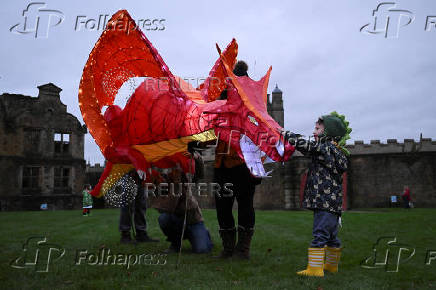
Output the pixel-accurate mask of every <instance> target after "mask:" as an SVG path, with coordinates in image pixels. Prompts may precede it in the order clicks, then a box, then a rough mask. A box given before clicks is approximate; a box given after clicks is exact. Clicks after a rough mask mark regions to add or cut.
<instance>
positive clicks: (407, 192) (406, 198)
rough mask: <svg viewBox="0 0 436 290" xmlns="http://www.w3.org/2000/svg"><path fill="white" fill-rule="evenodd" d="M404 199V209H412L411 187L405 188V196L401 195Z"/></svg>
mask: <svg viewBox="0 0 436 290" xmlns="http://www.w3.org/2000/svg"><path fill="white" fill-rule="evenodd" d="M401 196H402V197H403V202H404V208H410V201H411V198H410V189H409V186H407V185H405V186H404V191H403V194H402V195H401Z"/></svg>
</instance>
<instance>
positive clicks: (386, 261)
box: [361, 237, 415, 272]
mask: <svg viewBox="0 0 436 290" xmlns="http://www.w3.org/2000/svg"><path fill="white" fill-rule="evenodd" d="M372 249H373V255H371V256H369V257H368V258H366V259H365V260H363V261H362V263H361V266H362V268H366V269H377V268H384V269H385V271H386V272H398V270H399V268H400V264H401V263H405V262H407V261H408V260H410V259H411V258H412V257H413V256H414V255H415V249H414V248H412V247H411V246H409V245H406V244H399V243H397V238H396V237H382V238H379V239H378V240H377V242H376V243H375V244H374V245H373V248H372Z"/></svg>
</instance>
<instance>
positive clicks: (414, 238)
mask: <svg viewBox="0 0 436 290" xmlns="http://www.w3.org/2000/svg"><path fill="white" fill-rule="evenodd" d="M118 213H119V212H118V210H115V209H106V210H94V211H93V213H92V216H90V217H82V216H81V212H80V211H49V212H2V213H0V217H1V225H0V227H1V228H0V229H1V230H0V234H1V235H0V244H1V256H0V261H1V263H0V284H1V289H54V288H67V289H103V288H106V289H120V288H123V289H136V288H177V289H191V288H192V289H209V288H220V289H224V288H245V289H256V288H257V289H260V288H277V289H278V288H280V289H283V288H288V289H429V288H436V209H412V210H405V209H377V210H371V211H365V212H346V213H344V215H343V227H342V229H341V231H340V234H339V236H340V238H341V239H342V242H343V246H344V249H343V257H342V260H341V264H340V269H339V273H338V274H326V276H325V277H324V278H306V277H299V276H297V275H296V274H295V272H296V271H297V270H301V269H303V268H305V266H306V261H307V246H308V243H309V241H310V240H311V228H312V227H311V225H312V214H311V212H309V211H257V212H256V232H255V235H254V240H253V244H252V258H251V260H250V261H241V260H236V259H233V260H217V259H214V258H213V257H212V256H213V255H216V254H218V253H219V251H220V250H221V244H220V240H219V238H218V231H217V222H216V217H215V211H214V210H205V211H204V215H205V220H206V224H207V226H208V228H209V229H210V230H211V234H212V238H213V240H214V243H215V247H214V250H213V253H212V254H202V255H201V254H200V255H199V254H192V253H190V245H189V242H187V241H185V243H184V246H183V252H182V257H181V263H180V265H179V266H178V267H176V263H177V255H176V254H174V255H168V256H167V257H165V256H164V255H159V254H160V253H161V251H162V250H164V249H166V248H167V247H168V243H167V242H165V241H164V236H163V234H162V233H161V232H160V230H159V228H158V224H157V212H156V211H155V210H152V209H150V210H148V211H147V220H148V224H149V233H150V234H151V236H153V237H157V238H160V239H161V242H160V243H147V244H139V245H136V246H134V245H120V244H119V232H118V230H117V225H118ZM387 236H392V237H396V238H397V243H399V244H404V247H406V248H409V249H412V248H414V249H415V250H416V252H415V254H414V256H412V257H411V258H410V259H409V260H407V261H403V260H405V257H407V255H408V254H409V253H410V252H407V251H406V252H404V253H402V256H401V257H400V264H399V270H398V272H387V271H386V270H392V268H395V265H396V264H395V263H396V259H395V255H394V254H395V253H397V252H398V251H396V250H395V249H398V247H397V248H395V247H392V248H391V249H394V250H391V252H390V253H391V254H392V255H394V256H392V257H390V259H389V265H388V266H389V267H388V269H386V268H385V267H383V266H380V267H379V268H376V269H367V268H362V267H361V262H362V261H363V260H364V259H365V258H367V257H370V256H372V255H373V250H372V248H373V245H374V244H375V243H376V241H377V239H378V238H380V237H387ZM30 237H46V238H47V243H50V244H53V245H54V246H53V247H55V248H63V249H65V254H64V255H63V256H62V257H61V258H58V256H59V253H60V251H58V250H55V251H53V252H52V260H51V262H50V264H49V265H48V266H49V267H48V272H37V271H36V270H41V269H42V270H44V269H45V266H46V264H47V263H46V262H45V261H46V260H47V257H48V255H47V254H48V251H47V250H46V249H48V248H49V247H48V246H47V245H43V244H41V245H40V249H41V251H40V254H39V256H38V257H39V260H38V263H39V264H37V265H36V266H32V265H28V266H26V267H24V268H13V267H12V266H11V262H13V261H15V260H16V258H18V257H20V256H23V255H24V252H23V244H24V243H25V241H26V240H27V239H28V238H30ZM81 249H82V250H87V251H88V253H95V254H98V253H99V251H101V250H102V249H105V251H106V253H107V249H110V251H111V253H112V254H114V253H115V254H122V255H121V257H120V260H119V261H117V262H118V263H119V265H117V264H116V265H112V264H109V265H104V263H103V262H102V263H103V264H102V265H99V264H97V265H88V264H87V262H84V261H85V258H84V259H82V260H80V261H81V264H80V265H76V264H75V262H76V260H77V253H78V251H80V250H81ZM429 250H433V251H434V252H433V253H432V254H431V255H430V257H433V256H434V260H432V261H431V262H432V263H430V265H426V260H428V257H426V255H427V252H428V251H429ZM379 252H380V253H381V254H380V255H382V254H383V253H384V252H383V251H379ZM27 253H28V255H27V257H26V261H25V262H26V263H29V261H31V260H30V258H31V257H35V251H34V248H33V250H32V249H31V246H29V247H28V250H27ZM100 253H101V252H100ZM140 254H143V256H142V257H143V260H142V261H143V262H142V263H141V264H140V265H139V264H138V263H137V264H136V265H130V266H129V269H127V266H126V265H122V264H123V257H124V256H126V255H131V257H132V263H133V262H134V261H133V257H136V255H140ZM80 255H82V256H83V255H85V254H80ZM80 255H79V256H80ZM145 255H148V256H145ZM151 255H154V256H151ZM29 257H30V258H29ZM56 258H57V259H56ZM88 258H89V259H90V260H87V261H88V262H91V263H92V262H93V261H95V259H93V258H94V257H88ZM158 258H159V259H158ZM165 261H166V264H164V262H165ZM109 263H110V262H109ZM155 263H159V264H160V265H151V264H155ZM392 263H394V264H392ZM162 264H164V265H162ZM12 265H18V266H20V265H21V266H22V265H23V264H22V263H20V261H18V262H17V263H16V264H14V263H12Z"/></svg>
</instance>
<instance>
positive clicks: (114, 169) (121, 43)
mask: <svg viewBox="0 0 436 290" xmlns="http://www.w3.org/2000/svg"><path fill="white" fill-rule="evenodd" d="M217 50H218V53H219V58H218V60H217V61H216V63H215V65H214V66H213V68H212V70H211V71H210V73H209V77H208V78H207V79H206V80H205V82H204V83H203V84H201V85H200V86H199V87H198V88H197V89H194V88H193V87H192V86H190V85H189V84H187V83H186V82H184V81H183V80H181V79H180V78H178V77H176V76H174V75H173V74H172V73H171V71H170V70H169V68H168V66H167V65H166V64H165V62H164V61H163V59H162V58H161V56H160V55H159V53H158V52H157V50H156V49H155V48H154V47H153V45H152V44H151V43H150V41H149V40H148V39H147V38H146V37H145V35H144V34H143V32H142V31H141V30H140V29H139V28H138V27H136V25H135V22H134V21H133V19H132V18H131V17H130V15H129V14H128V12H127V11H126V10H120V11H118V12H117V13H115V14H114V15H113V16H112V18H111V19H110V21H109V22H108V24H107V26H106V29H105V30H104V32H103V33H102V35H101V37H100V39H99V40H98V41H97V43H96V44H95V47H94V49H93V50H92V52H91V53H90V55H89V59H88V61H87V63H86V65H85V67H84V70H83V75H82V79H81V81H80V88H79V105H80V110H81V112H82V116H83V120H84V121H85V123H86V125H87V127H88V129H89V132H90V133H91V135H92V136H93V138H94V139H95V142H96V143H97V145H98V146H99V148H100V150H101V152H102V153H103V155H104V157H105V159H106V160H107V162H106V167H105V169H104V172H103V174H102V176H101V177H100V180H99V183H98V184H97V186H96V187H95V188H94V190H93V191H92V192H91V194H92V195H94V196H97V197H100V196H103V195H104V194H105V193H106V192H107V191H108V190H109V189H110V188H111V187H113V186H114V184H115V183H116V182H117V181H118V180H120V179H121V178H122V176H124V175H125V174H126V173H127V172H128V171H130V170H132V169H136V170H138V171H140V172H141V173H142V172H144V173H145V172H147V170H148V169H149V168H150V167H151V166H156V167H159V168H168V167H173V166H175V165H176V164H180V166H181V167H182V169H183V170H184V171H185V172H188V171H189V170H191V171H192V170H193V168H194V166H193V164H192V163H191V165H190V164H189V163H190V162H192V160H191V159H190V158H189V157H187V154H186V152H187V144H188V143H189V142H191V141H198V142H210V141H212V140H217V139H220V140H223V141H225V142H228V144H230V146H231V147H232V148H233V149H234V150H236V151H237V152H238V154H239V155H240V157H241V158H244V160H245V162H246V163H247V166H248V168H249V169H250V171H251V173H252V174H253V175H254V176H258V177H263V176H265V175H266V173H265V170H264V169H263V165H262V160H263V159H264V158H263V157H269V158H270V159H272V160H273V161H285V160H287V159H289V158H290V156H291V155H292V153H293V152H294V147H293V146H292V145H290V144H289V143H288V142H287V141H285V140H284V138H283V134H282V133H283V128H282V127H280V125H279V124H278V123H277V122H276V121H275V120H274V119H272V118H271V116H269V114H268V112H267V107H266V103H267V87H268V81H269V76H270V73H271V67H270V68H269V70H268V72H267V73H266V75H265V76H264V77H263V78H261V79H260V80H259V81H254V80H252V79H251V78H249V77H247V76H242V77H238V76H235V75H234V74H233V72H232V68H233V66H234V64H235V62H236V57H237V53H238V45H237V43H236V40H235V39H233V40H232V41H231V43H230V44H229V45H228V46H227V48H226V49H225V50H224V51H223V52H221V51H220V49H219V48H218V46H217ZM132 77H146V79H145V80H144V81H143V82H142V83H141V85H140V86H139V87H138V88H137V89H136V90H135V92H134V93H133V94H132V95H131V97H130V98H129V100H128V102H127V104H126V105H125V107H124V108H120V107H119V106H117V105H114V99H115V96H116V94H117V92H118V90H119V88H120V87H121V86H122V85H123V83H124V82H126V81H127V80H129V79H130V78H132ZM224 89H227V95H228V98H227V100H219V99H218V98H219V96H220V94H221V92H222V91H223V90H224ZM104 107H106V111H105V112H104V114H103V113H102V109H103V108H104Z"/></svg>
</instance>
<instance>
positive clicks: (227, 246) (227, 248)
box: [216, 228, 236, 258]
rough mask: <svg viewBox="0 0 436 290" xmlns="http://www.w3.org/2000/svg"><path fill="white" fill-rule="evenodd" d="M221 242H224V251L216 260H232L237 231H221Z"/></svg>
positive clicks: (232, 229) (233, 229)
mask: <svg viewBox="0 0 436 290" xmlns="http://www.w3.org/2000/svg"><path fill="white" fill-rule="evenodd" d="M219 232H220V236H221V240H222V241H223V250H222V251H221V253H220V254H219V255H218V256H216V258H230V257H231V256H233V251H234V250H235V244H236V229H235V228H231V229H220V230H219Z"/></svg>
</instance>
